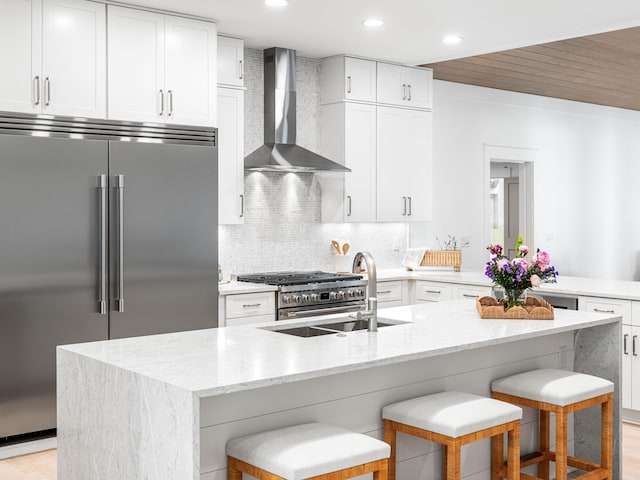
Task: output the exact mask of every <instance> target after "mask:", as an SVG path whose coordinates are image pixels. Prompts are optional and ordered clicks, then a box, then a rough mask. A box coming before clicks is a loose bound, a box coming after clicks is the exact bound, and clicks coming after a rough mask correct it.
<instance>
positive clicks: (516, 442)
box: [500, 422, 520, 480]
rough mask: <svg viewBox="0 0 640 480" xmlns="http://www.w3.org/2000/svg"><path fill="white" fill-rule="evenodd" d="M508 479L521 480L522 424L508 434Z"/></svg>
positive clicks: (517, 424)
mask: <svg viewBox="0 0 640 480" xmlns="http://www.w3.org/2000/svg"><path fill="white" fill-rule="evenodd" d="M500 441H501V442H502V435H500ZM507 479H508V480H520V422H518V423H516V425H515V426H514V427H513V430H509V431H508V432H507Z"/></svg>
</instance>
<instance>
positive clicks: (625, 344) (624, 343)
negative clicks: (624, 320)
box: [623, 333, 629, 355]
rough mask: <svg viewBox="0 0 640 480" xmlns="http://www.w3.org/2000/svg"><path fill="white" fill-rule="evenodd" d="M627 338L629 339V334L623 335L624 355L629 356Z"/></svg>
mask: <svg viewBox="0 0 640 480" xmlns="http://www.w3.org/2000/svg"><path fill="white" fill-rule="evenodd" d="M627 338H629V334H628V333H625V334H624V341H623V345H624V347H623V348H624V354H625V355H629V351H628V350H627Z"/></svg>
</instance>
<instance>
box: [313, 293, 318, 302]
mask: <svg viewBox="0 0 640 480" xmlns="http://www.w3.org/2000/svg"><path fill="white" fill-rule="evenodd" d="M311 301H313V302H319V301H320V294H319V293H312V294H311Z"/></svg>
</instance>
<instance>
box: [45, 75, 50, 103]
mask: <svg viewBox="0 0 640 480" xmlns="http://www.w3.org/2000/svg"><path fill="white" fill-rule="evenodd" d="M44 93H45V96H44V105H45V107H48V106H49V105H50V104H51V80H50V79H49V77H46V78H45V79H44Z"/></svg>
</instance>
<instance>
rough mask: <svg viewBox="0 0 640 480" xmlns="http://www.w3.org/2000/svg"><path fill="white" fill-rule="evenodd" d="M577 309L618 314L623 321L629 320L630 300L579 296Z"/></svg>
mask: <svg viewBox="0 0 640 480" xmlns="http://www.w3.org/2000/svg"><path fill="white" fill-rule="evenodd" d="M578 310H582V311H585V312H595V313H609V314H613V315H620V316H621V317H622V321H623V323H630V322H631V301H630V300H617V299H608V298H591V297H579V298H578Z"/></svg>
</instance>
